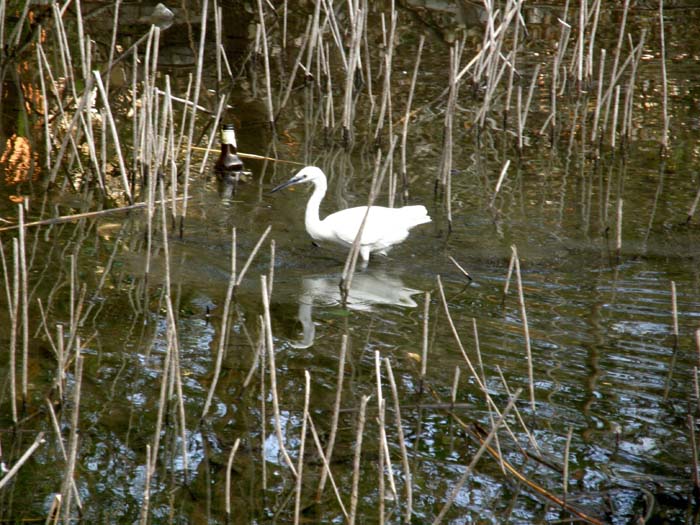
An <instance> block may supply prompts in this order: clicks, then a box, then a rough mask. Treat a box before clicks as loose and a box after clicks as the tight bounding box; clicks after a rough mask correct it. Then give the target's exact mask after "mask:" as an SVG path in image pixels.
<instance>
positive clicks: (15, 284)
mask: <svg viewBox="0 0 700 525" xmlns="http://www.w3.org/2000/svg"><path fill="white" fill-rule="evenodd" d="M2 262H3V270H4V275H5V276H6V277H5V290H7V294H8V312H9V314H10V349H9V350H10V352H9V353H10V364H9V366H10V378H9V379H10V404H11V411H12V422H13V423H17V421H18V417H17V319H18V316H19V290H20V286H19V283H20V277H19V274H20V269H19V241H18V239H17V238H16V237H13V239H12V263H13V264H12V297H10V295H9V290H10V288H9V287H8V283H7V281H8V277H7V275H8V273H7V269H6V268H7V267H6V263H5V254H4V252H3V258H2Z"/></svg>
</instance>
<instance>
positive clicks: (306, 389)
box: [294, 370, 311, 525]
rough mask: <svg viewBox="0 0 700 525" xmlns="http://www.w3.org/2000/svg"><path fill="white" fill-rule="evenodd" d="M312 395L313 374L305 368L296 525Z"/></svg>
mask: <svg viewBox="0 0 700 525" xmlns="http://www.w3.org/2000/svg"><path fill="white" fill-rule="evenodd" d="M310 397H311V374H309V371H308V370H304V415H303V417H302V422H301V438H300V440H299V452H298V454H299V459H298V461H297V479H296V487H295V490H294V525H299V523H300V516H301V486H302V484H301V482H302V479H303V472H304V448H305V445H306V427H307V423H308V420H309V398H310Z"/></svg>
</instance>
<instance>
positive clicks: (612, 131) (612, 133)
mask: <svg viewBox="0 0 700 525" xmlns="http://www.w3.org/2000/svg"><path fill="white" fill-rule="evenodd" d="M619 107H620V86H619V85H617V86H615V105H614V109H613V121H612V127H611V128H610V147H611V148H612V149H613V150H614V149H615V139H616V137H617V115H618V110H619Z"/></svg>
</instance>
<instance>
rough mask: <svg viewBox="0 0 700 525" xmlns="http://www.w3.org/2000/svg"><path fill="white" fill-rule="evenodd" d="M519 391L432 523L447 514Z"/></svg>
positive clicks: (509, 402)
mask: <svg viewBox="0 0 700 525" xmlns="http://www.w3.org/2000/svg"><path fill="white" fill-rule="evenodd" d="M520 392H521V390H520V389H518V390H517V391H516V392H515V394H514V395H513V396H511V397H510V399H509V400H508V405H506V408H505V409H504V410H503V413H502V414H501V415H500V417H499V418H498V419H497V420H496V423H495V424H494V426H493V428H492V429H491V432H489V434H488V436H487V437H486V439H485V440H484V441H483V443H482V444H481V446H480V447H479V450H478V451H477V452H476V454H474V457H473V458H472V460H471V461H470V463H469V465H468V466H467V470H466V471H465V472H464V474H462V477H461V478H460V479H459V481H458V482H457V484H456V485H455V486H454V488H453V489H452V491H451V492H450V494H449V496H448V497H447V501H446V502H445V505H443V507H442V509H441V510H440V513H439V514H438V515H437V517H436V518H435V520H434V521H433V525H438V524H439V523H442V520H443V519H444V517H445V514H447V511H448V510H449V509H450V507H451V506H452V503H454V500H455V499H456V498H457V495H458V494H459V492H460V491H461V490H462V487H463V486H464V484H465V483H466V482H467V479H469V476H470V475H471V473H472V470H473V469H474V467H475V466H476V464H477V463H478V462H479V459H481V456H482V455H483V454H484V452H485V451H486V449H487V448H488V446H489V445H490V444H491V441H492V440H493V438H494V437H495V435H496V433H497V432H498V429H499V428H500V426H501V425H502V424H503V422H504V421H505V418H506V416H507V415H508V413H509V412H510V411H511V409H512V408H513V405H514V404H515V401H516V400H517V399H518V396H519V395H520Z"/></svg>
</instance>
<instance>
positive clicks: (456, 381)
mask: <svg viewBox="0 0 700 525" xmlns="http://www.w3.org/2000/svg"><path fill="white" fill-rule="evenodd" d="M482 372H483V370H482ZM460 373H461V372H460V369H459V366H457V365H455V371H454V375H453V376H452V390H450V404H451V406H452V407H454V405H455V402H456V401H457V389H458V387H459V376H460Z"/></svg>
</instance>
